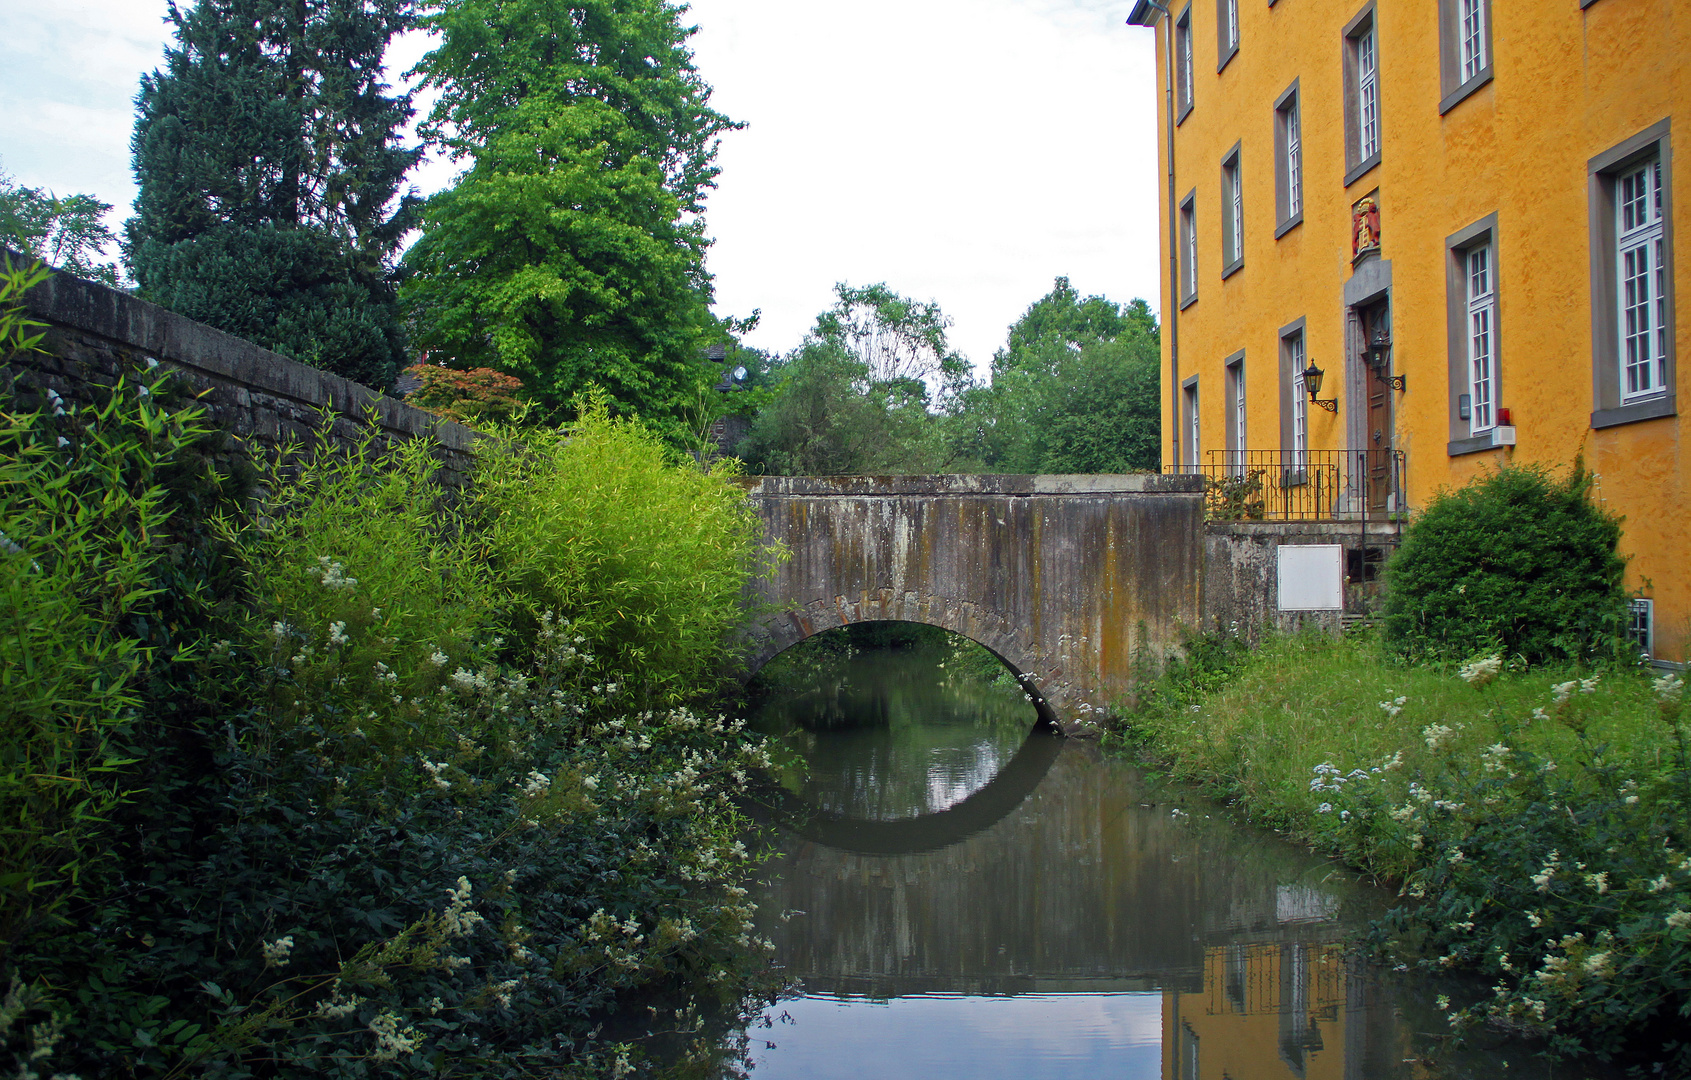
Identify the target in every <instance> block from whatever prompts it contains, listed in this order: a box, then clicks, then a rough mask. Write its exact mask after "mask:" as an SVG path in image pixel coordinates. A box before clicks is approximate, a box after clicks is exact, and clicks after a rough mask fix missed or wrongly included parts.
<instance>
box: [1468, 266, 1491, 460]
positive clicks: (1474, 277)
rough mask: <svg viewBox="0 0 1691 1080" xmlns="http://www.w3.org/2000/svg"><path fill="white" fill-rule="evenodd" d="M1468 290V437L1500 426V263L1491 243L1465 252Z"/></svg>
mask: <svg viewBox="0 0 1691 1080" xmlns="http://www.w3.org/2000/svg"><path fill="white" fill-rule="evenodd" d="M1462 269H1463V281H1464V282H1465V287H1466V289H1467V295H1468V303H1467V323H1466V326H1465V329H1464V337H1465V339H1466V341H1467V343H1468V401H1469V406H1468V407H1469V409H1470V410H1471V411H1470V415H1469V420H1468V433H1469V434H1470V435H1478V434H1480V433H1482V432H1486V431H1490V430H1491V429H1492V428H1493V427H1494V426H1496V423H1497V259H1496V257H1495V255H1494V254H1493V250H1492V246H1491V241H1490V240H1489V239H1488V240H1487V241H1485V242H1484V243H1480V244H1475V245H1474V246H1473V247H1471V248H1468V249H1467V250H1466V251H1464V252H1462Z"/></svg>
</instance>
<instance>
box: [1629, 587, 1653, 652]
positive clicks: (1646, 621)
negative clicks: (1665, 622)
mask: <svg viewBox="0 0 1691 1080" xmlns="http://www.w3.org/2000/svg"><path fill="white" fill-rule="evenodd" d="M1655 631H1656V602H1655V601H1654V600H1647V599H1645V598H1644V597H1642V596H1635V597H1633V598H1632V600H1631V601H1630V602H1629V603H1628V604H1627V628H1626V636H1627V637H1629V638H1631V639H1632V643H1633V644H1634V645H1636V646H1638V652H1639V653H1640V655H1642V656H1645V657H1651V656H1654V655H1655Z"/></svg>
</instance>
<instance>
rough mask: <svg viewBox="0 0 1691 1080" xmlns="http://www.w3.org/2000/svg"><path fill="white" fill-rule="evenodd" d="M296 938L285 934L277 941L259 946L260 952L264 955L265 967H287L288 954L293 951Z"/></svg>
mask: <svg viewBox="0 0 1691 1080" xmlns="http://www.w3.org/2000/svg"><path fill="white" fill-rule="evenodd" d="M293 947H294V936H293V935H292V934H284V935H282V936H281V937H279V938H277V939H276V940H275V941H266V942H263V943H262V944H260V945H259V951H260V952H262V953H263V954H264V966H265V967H267V968H271V967H278V968H279V967H287V966H288V953H290V952H292V951H293Z"/></svg>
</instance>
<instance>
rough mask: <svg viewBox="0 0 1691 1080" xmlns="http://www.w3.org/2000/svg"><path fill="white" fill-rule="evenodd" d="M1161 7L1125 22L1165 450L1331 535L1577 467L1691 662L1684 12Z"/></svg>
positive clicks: (1354, 3)
mask: <svg viewBox="0 0 1691 1080" xmlns="http://www.w3.org/2000/svg"><path fill="white" fill-rule="evenodd" d="M1162 2H1163V0H1157V2H1156V3H1153V2H1152V0H1139V3H1138V5H1137V6H1136V7H1135V9H1134V12H1133V16H1132V17H1131V18H1130V20H1129V21H1130V22H1133V23H1136V24H1139V25H1144V26H1155V28H1156V34H1157V57H1158V60H1157V67H1158V100H1157V108H1158V115H1159V134H1160V136H1161V137H1160V139H1159V158H1158V160H1159V167H1160V169H1161V170H1162V172H1161V179H1162V180H1163V184H1162V185H1161V188H1162V194H1161V210H1162V221H1163V224H1164V226H1165V228H1164V230H1163V240H1162V256H1163V278H1162V289H1163V291H1162V312H1163V327H1164V331H1163V364H1164V370H1163V418H1164V429H1163V430H1164V439H1163V455H1164V461H1165V463H1168V464H1176V463H1178V464H1182V465H1191V466H1194V467H1206V468H1210V469H1212V470H1219V475H1232V476H1237V477H1240V478H1241V479H1242V478H1243V477H1244V476H1245V475H1246V474H1247V471H1250V475H1253V476H1255V475H1259V474H1260V475H1266V476H1268V477H1270V481H1269V483H1270V486H1271V487H1272V488H1273V489H1274V490H1273V491H1272V492H1271V494H1270V497H1269V498H1268V503H1269V505H1268V514H1269V516H1275V514H1274V499H1276V498H1278V499H1281V500H1284V504H1285V505H1286V506H1293V505H1303V506H1305V507H1306V509H1307V507H1308V506H1309V505H1311V504H1312V503H1313V505H1316V506H1318V507H1319V512H1320V514H1322V515H1326V516H1333V517H1337V518H1341V519H1346V518H1353V517H1360V516H1361V515H1362V514H1363V513H1372V514H1376V515H1378V514H1387V515H1396V516H1401V515H1402V514H1403V513H1405V512H1408V513H1410V514H1413V512H1414V510H1415V509H1416V508H1417V507H1420V506H1424V505H1426V503H1427V501H1428V499H1429V498H1430V497H1431V496H1432V495H1433V494H1434V493H1435V492H1436V491H1437V490H1439V489H1440V488H1442V487H1448V486H1455V485H1460V484H1462V483H1464V482H1466V481H1467V480H1468V479H1470V478H1471V477H1473V476H1474V475H1475V474H1476V473H1477V472H1479V471H1480V470H1482V469H1484V468H1486V467H1493V466H1497V465H1501V464H1503V463H1505V462H1511V461H1513V462H1522V463H1524V462H1541V463H1545V464H1549V465H1554V466H1566V465H1568V464H1570V463H1572V462H1573V461H1574V460H1575V458H1576V457H1578V456H1581V455H1583V458H1584V460H1585V462H1586V464H1587V466H1588V468H1589V469H1590V470H1591V471H1592V472H1594V473H1595V474H1596V475H1597V477H1598V481H1597V493H1598V497H1599V498H1600V499H1601V500H1602V501H1603V502H1604V504H1605V505H1606V506H1607V507H1608V508H1609V509H1610V510H1612V511H1614V512H1616V513H1619V514H1621V515H1624V517H1625V524H1624V530H1625V532H1624V537H1623V540H1622V548H1623V554H1625V555H1626V556H1627V557H1628V559H1629V563H1628V570H1627V578H1626V585H1627V588H1628V590H1629V592H1631V593H1632V595H1633V596H1635V597H1637V598H1638V599H1639V600H1641V601H1646V602H1643V603H1637V602H1635V604H1634V618H1635V621H1636V623H1637V629H1638V632H1639V633H1640V635H1641V636H1643V635H1647V637H1646V640H1647V644H1648V647H1649V648H1650V650H1651V652H1652V654H1653V655H1654V656H1656V657H1658V658H1666V659H1670V660H1674V661H1683V660H1684V659H1685V653H1686V635H1687V630H1688V625H1691V521H1688V520H1687V519H1688V510H1691V500H1688V498H1687V496H1688V494H1691V492H1688V490H1687V486H1688V482H1691V476H1688V472H1687V459H1686V456H1685V452H1684V449H1682V445H1681V444H1682V437H1683V435H1684V434H1685V424H1684V420H1683V418H1682V416H1681V415H1680V414H1679V413H1678V411H1677V404H1676V360H1677V358H1678V357H1680V356H1683V355H1685V354H1686V351H1687V349H1688V348H1691V341H1688V339H1687V333H1688V331H1687V330H1686V329H1685V320H1682V319H1680V318H1678V314H1679V312H1678V310H1677V307H1676V303H1675V290H1674V277H1675V265H1674V251H1673V241H1674V236H1675V234H1676V233H1677V232H1678V231H1680V229H1681V228H1682V227H1683V226H1684V225H1685V224H1686V221H1685V214H1686V213H1687V212H1691V211H1687V210H1686V209H1683V208H1684V207H1687V206H1691V199H1685V198H1680V197H1677V196H1678V195H1679V194H1680V192H1682V191H1684V190H1685V188H1684V185H1685V183H1686V181H1685V180H1684V179H1683V178H1681V177H1680V176H1679V175H1678V174H1677V173H1676V171H1675V169H1674V159H1673V149H1674V143H1675V140H1676V139H1678V140H1680V141H1687V140H1691V9H1687V8H1686V7H1685V5H1684V4H1683V2H1682V0H1587V2H1585V3H1584V4H1583V5H1582V3H1581V0H1415V2H1409V0H1369V2H1367V3H1359V2H1358V0H1189V2H1186V0H1168V10H1166V11H1165V10H1162V9H1161V5H1162ZM1171 74H1172V76H1173V80H1172V86H1171V85H1170V76H1171ZM1171 161H1172V167H1171ZM1687 175H1691V173H1688V174H1687ZM1312 367H1313V368H1316V369H1318V370H1319V371H1320V373H1321V375H1320V385H1319V388H1318V389H1316V392H1315V393H1314V394H1313V395H1312V394H1311V393H1310V390H1311V389H1312V387H1311V386H1310V385H1309V383H1310V382H1311V381H1313V376H1314V372H1309V374H1310V376H1311V378H1310V379H1306V378H1305V374H1304V373H1305V372H1308V371H1309V369H1310V368H1312ZM1312 398H1313V399H1316V400H1312ZM1359 451H1367V452H1368V453H1367V456H1359V454H1358V452H1359ZM1300 500H1301V502H1300Z"/></svg>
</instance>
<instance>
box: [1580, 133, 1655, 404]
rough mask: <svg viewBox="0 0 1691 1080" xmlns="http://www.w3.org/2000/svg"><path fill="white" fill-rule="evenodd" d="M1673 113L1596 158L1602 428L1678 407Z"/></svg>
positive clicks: (1595, 281)
mask: <svg viewBox="0 0 1691 1080" xmlns="http://www.w3.org/2000/svg"><path fill="white" fill-rule="evenodd" d="M1671 161H1672V155H1671V154H1670V153H1669V152H1668V122H1667V121H1666V120H1664V121H1662V122H1661V123H1659V124H1656V125H1655V126H1653V127H1651V128H1650V129H1649V130H1647V131H1644V132H1641V133H1640V134H1638V135H1636V136H1634V137H1633V138H1631V139H1628V140H1627V141H1626V142H1624V143H1622V144H1621V145H1619V146H1617V147H1615V148H1614V149H1613V150H1610V151H1608V152H1607V153H1604V154H1600V155H1598V156H1597V157H1595V158H1593V159H1592V160H1591V162H1590V177H1591V184H1590V189H1591V191H1590V202H1591V232H1592V238H1591V239H1592V243H1591V249H1592V287H1591V295H1592V365H1593V371H1592V376H1593V377H1592V385H1593V388H1594V391H1595V395H1596V401H1595V402H1594V405H1595V408H1594V409H1593V411H1592V414H1591V426H1592V427H1596V428H1602V427H1609V426H1612V425H1614V424H1624V423H1628V422H1630V421H1634V420H1648V419H1652V418H1654V417H1658V416H1671V415H1673V414H1674V349H1673V342H1674V335H1673V303H1672V299H1673V298H1672V295H1671V292H1672V289H1673V236H1672V228H1671V214H1670V213H1669V206H1668V200H1669V199H1670V198H1671V192H1672V177H1671V176H1670V175H1669V171H1670V167H1671V166H1670V163H1671Z"/></svg>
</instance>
